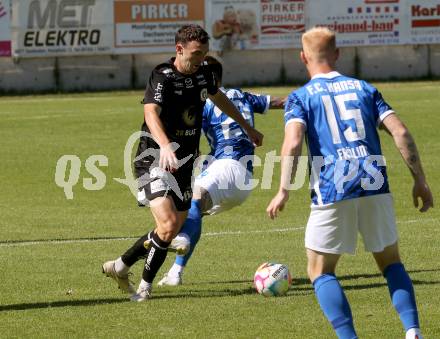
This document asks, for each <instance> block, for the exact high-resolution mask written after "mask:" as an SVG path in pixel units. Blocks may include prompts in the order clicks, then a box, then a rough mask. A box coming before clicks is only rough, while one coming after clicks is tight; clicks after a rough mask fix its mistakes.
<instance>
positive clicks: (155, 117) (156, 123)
mask: <svg viewBox="0 0 440 339" xmlns="http://www.w3.org/2000/svg"><path fill="white" fill-rule="evenodd" d="M161 110H162V108H161V107H160V106H159V105H156V104H145V105H144V118H145V123H146V124H147V126H148V129H149V130H150V132H151V134H152V135H153V137H154V141H156V142H157V144H158V145H159V147H160V159H159V167H161V168H163V169H165V170H168V171H171V172H173V171H174V170H175V169H177V168H178V167H179V166H178V161H177V158H176V155H175V154H174V152H173V150H172V149H171V144H170V141H169V139H168V137H167V135H166V133H165V128H164V126H163V124H162V121H160V118H159V116H160V112H161Z"/></svg>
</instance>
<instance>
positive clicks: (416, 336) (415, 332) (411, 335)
mask: <svg viewBox="0 0 440 339" xmlns="http://www.w3.org/2000/svg"><path fill="white" fill-rule="evenodd" d="M405 339H423V337H422V334H421V333H420V328H417V327H413V328H410V329H409V330H408V331H406V336H405Z"/></svg>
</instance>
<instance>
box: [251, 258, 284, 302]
mask: <svg viewBox="0 0 440 339" xmlns="http://www.w3.org/2000/svg"><path fill="white" fill-rule="evenodd" d="M291 284H292V277H291V276H290V272H289V269H288V268H287V266H286V265H283V264H275V263H268V262H265V263H264V264H262V265H260V267H258V268H257V271H256V272H255V276H254V286H255V289H256V290H257V292H258V293H259V294H262V295H264V296H265V297H271V296H280V295H284V294H286V292H287V290H288V289H289V287H290V285H291Z"/></svg>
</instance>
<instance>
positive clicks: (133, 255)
mask: <svg viewBox="0 0 440 339" xmlns="http://www.w3.org/2000/svg"><path fill="white" fill-rule="evenodd" d="M152 234H153V231H151V232H149V233H147V234H145V235H143V236H142V237H140V238H139V239H138V240H136V242H135V243H134V244H133V246H131V247H130V248H129V249H128V250H127V251H126V252H125V253H124V254H123V255H121V259H122V261H123V262H124V264H125V265H127V266H129V267H131V266H133V265H134V263H135V262H136V261H138V260H139V259H144V258H145V257H146V255H147V252H148V251H147V249H146V248H145V247H144V242H145V240H148V239H151V235H152Z"/></svg>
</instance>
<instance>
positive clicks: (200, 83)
mask: <svg viewBox="0 0 440 339" xmlns="http://www.w3.org/2000/svg"><path fill="white" fill-rule="evenodd" d="M207 84H208V83H207V82H206V80H205V79H203V80H200V81H199V82H198V83H197V85H199V86H205V85H207Z"/></svg>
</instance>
